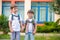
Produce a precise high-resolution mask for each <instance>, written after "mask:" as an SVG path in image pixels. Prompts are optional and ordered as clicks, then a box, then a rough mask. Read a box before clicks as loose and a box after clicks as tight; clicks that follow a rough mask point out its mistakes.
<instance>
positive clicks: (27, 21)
mask: <svg viewBox="0 0 60 40" xmlns="http://www.w3.org/2000/svg"><path fill="white" fill-rule="evenodd" d="M27 23H32V24H33V26H34V28H35V21H34V20H32V21H31V22H30V21H29V20H26V23H25V27H26V25H27Z"/></svg>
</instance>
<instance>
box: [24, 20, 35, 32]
mask: <svg viewBox="0 0 60 40" xmlns="http://www.w3.org/2000/svg"><path fill="white" fill-rule="evenodd" d="M28 20H29V21H30V22H31V21H32V20H33V19H28ZM34 22H35V23H36V21H35V20H34ZM25 23H26V21H25ZM33 27H34V25H33V24H32V23H27V29H28V32H33Z"/></svg>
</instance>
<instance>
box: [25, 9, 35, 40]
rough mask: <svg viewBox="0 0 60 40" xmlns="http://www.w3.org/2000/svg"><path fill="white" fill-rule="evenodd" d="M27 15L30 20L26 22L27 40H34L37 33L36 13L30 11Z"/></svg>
mask: <svg viewBox="0 0 60 40" xmlns="http://www.w3.org/2000/svg"><path fill="white" fill-rule="evenodd" d="M27 15H28V19H27V20H26V21H25V27H26V32H25V33H26V35H25V40H34V34H35V33H36V21H35V19H33V16H34V12H33V11H32V10H29V11H28V12H27Z"/></svg>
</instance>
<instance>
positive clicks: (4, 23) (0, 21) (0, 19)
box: [0, 15, 9, 34]
mask: <svg viewBox="0 0 60 40" xmlns="http://www.w3.org/2000/svg"><path fill="white" fill-rule="evenodd" d="M0 31H3V32H4V34H7V33H8V31H9V28H8V18H7V17H6V16H4V15H1V16H0Z"/></svg>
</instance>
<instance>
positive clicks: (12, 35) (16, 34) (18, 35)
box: [11, 31, 20, 40]
mask: <svg viewBox="0 0 60 40" xmlns="http://www.w3.org/2000/svg"><path fill="white" fill-rule="evenodd" d="M15 39H16V40H20V31H16V32H12V33H11V40H15Z"/></svg>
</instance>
